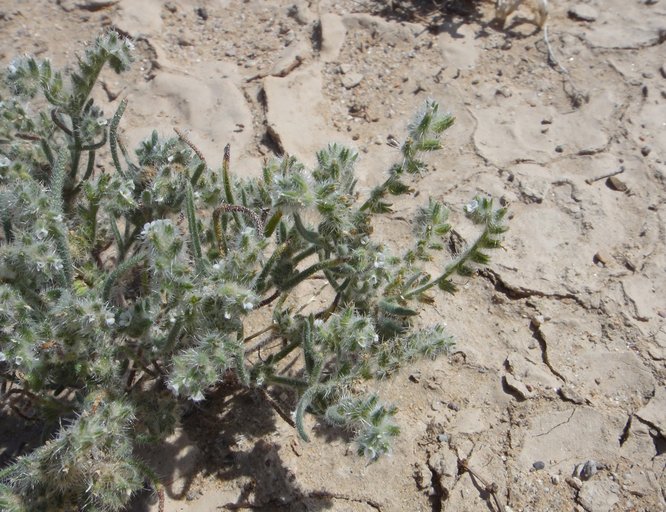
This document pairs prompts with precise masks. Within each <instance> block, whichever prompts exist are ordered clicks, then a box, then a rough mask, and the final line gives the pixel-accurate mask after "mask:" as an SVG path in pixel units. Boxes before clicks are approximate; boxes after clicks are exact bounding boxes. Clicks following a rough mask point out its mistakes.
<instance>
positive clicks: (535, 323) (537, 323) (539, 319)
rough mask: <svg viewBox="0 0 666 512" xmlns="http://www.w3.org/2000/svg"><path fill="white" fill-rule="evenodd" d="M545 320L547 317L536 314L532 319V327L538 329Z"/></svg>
mask: <svg viewBox="0 0 666 512" xmlns="http://www.w3.org/2000/svg"><path fill="white" fill-rule="evenodd" d="M545 321H546V319H545V318H544V317H543V315H534V316H533V317H532V319H531V323H532V327H534V328H535V329H538V328H539V327H541V326H542V325H543V323H544V322H545Z"/></svg>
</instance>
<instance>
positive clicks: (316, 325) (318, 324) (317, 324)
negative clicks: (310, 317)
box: [314, 318, 324, 327]
mask: <svg viewBox="0 0 666 512" xmlns="http://www.w3.org/2000/svg"><path fill="white" fill-rule="evenodd" d="M314 324H315V327H321V326H322V325H324V321H323V320H322V319H321V318H317V319H316V320H315V321H314Z"/></svg>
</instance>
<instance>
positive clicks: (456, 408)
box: [446, 402, 460, 412]
mask: <svg viewBox="0 0 666 512" xmlns="http://www.w3.org/2000/svg"><path fill="white" fill-rule="evenodd" d="M446 406H447V407H448V408H449V409H451V410H452V411H456V412H458V411H459V410H460V406H459V405H458V404H457V403H455V402H449V403H448V404H447V405H446Z"/></svg>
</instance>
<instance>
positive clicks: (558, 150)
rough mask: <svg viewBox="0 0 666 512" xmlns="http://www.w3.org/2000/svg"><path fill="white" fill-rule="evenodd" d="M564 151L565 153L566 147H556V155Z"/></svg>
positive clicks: (559, 145)
mask: <svg viewBox="0 0 666 512" xmlns="http://www.w3.org/2000/svg"><path fill="white" fill-rule="evenodd" d="M563 151H564V146H562V145H561V144H558V145H557V146H555V153H562V152H563Z"/></svg>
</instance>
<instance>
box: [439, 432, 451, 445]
mask: <svg viewBox="0 0 666 512" xmlns="http://www.w3.org/2000/svg"><path fill="white" fill-rule="evenodd" d="M437 441H439V442H440V443H442V444H446V443H448V442H449V434H439V435H438V436H437Z"/></svg>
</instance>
